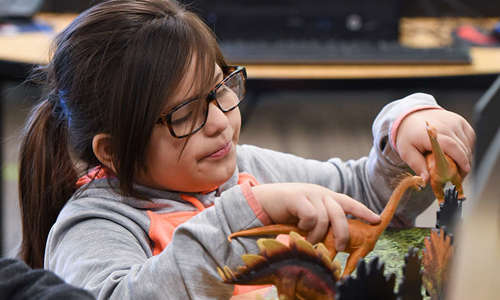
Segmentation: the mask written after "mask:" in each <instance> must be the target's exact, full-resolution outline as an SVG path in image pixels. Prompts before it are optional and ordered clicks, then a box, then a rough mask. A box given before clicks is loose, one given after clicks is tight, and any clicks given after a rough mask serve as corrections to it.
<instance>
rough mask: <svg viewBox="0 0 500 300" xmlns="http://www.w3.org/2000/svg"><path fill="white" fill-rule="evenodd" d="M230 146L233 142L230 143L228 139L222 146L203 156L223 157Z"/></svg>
mask: <svg viewBox="0 0 500 300" xmlns="http://www.w3.org/2000/svg"><path fill="white" fill-rule="evenodd" d="M232 146H233V144H232V143H231V141H229V142H227V143H225V144H224V145H223V146H222V147H220V148H219V149H217V150H216V151H214V152H212V153H210V154H208V155H207V156H205V158H209V159H220V158H223V157H225V156H226V155H227V154H228V153H229V152H230V151H231V148H232Z"/></svg>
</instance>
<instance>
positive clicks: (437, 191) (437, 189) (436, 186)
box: [430, 179, 444, 203]
mask: <svg viewBox="0 0 500 300" xmlns="http://www.w3.org/2000/svg"><path fill="white" fill-rule="evenodd" d="M430 183H431V187H432V191H433V192H434V196H436V199H437V200H438V202H439V203H443V202H444V191H443V189H444V183H441V182H439V181H436V180H432V179H431V180H430Z"/></svg>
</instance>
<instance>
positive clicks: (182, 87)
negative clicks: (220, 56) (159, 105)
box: [167, 58, 223, 107]
mask: <svg viewBox="0 0 500 300" xmlns="http://www.w3.org/2000/svg"><path fill="white" fill-rule="evenodd" d="M197 61H198V59H197V58H193V59H192V60H191V62H190V64H189V67H188V68H187V69H186V73H185V74H184V76H183V77H182V79H181V81H180V83H179V86H178V88H177V89H176V91H175V92H174V93H173V96H172V98H171V99H170V101H168V103H167V107H172V106H175V105H177V104H179V103H182V102H184V101H186V100H189V99H192V98H194V97H197V96H200V95H203V94H204V93H207V92H208V91H209V90H210V89H212V88H213V86H214V85H215V84H216V82H218V81H219V80H222V77H223V75H222V69H221V68H220V67H219V66H218V65H217V64H216V63H213V65H211V66H208V65H207V64H205V65H199V64H197Z"/></svg>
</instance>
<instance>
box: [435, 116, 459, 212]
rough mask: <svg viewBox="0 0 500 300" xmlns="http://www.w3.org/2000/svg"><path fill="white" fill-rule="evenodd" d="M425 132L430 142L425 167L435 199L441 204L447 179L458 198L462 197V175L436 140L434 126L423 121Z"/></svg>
mask: <svg viewBox="0 0 500 300" xmlns="http://www.w3.org/2000/svg"><path fill="white" fill-rule="evenodd" d="M425 124H426V129H427V134H428V135H429V140H430V142H431V147H432V152H429V153H428V154H427V155H426V156H425V160H426V162H427V169H428V170H429V176H430V184H431V187H432V191H433V192H434V195H435V196H436V199H437V200H438V202H439V203H440V204H441V203H443V202H444V187H445V185H446V183H447V182H448V181H450V182H451V183H453V185H455V187H456V188H457V191H458V198H459V199H463V198H464V197H465V196H464V192H463V189H462V176H460V173H459V172H458V169H457V165H456V163H455V162H454V161H453V159H451V158H450V157H449V156H448V155H446V154H444V152H443V150H442V149H441V146H440V145H439V143H438V141H437V132H436V129H435V128H434V127H432V126H431V125H429V123H428V122H425Z"/></svg>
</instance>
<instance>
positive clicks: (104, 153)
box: [92, 133, 116, 172]
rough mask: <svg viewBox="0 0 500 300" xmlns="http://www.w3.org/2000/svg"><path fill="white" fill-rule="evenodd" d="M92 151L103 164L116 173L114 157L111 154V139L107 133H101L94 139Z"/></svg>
mask: <svg viewBox="0 0 500 300" xmlns="http://www.w3.org/2000/svg"><path fill="white" fill-rule="evenodd" d="M92 150H93V151H94V155H95V156H96V157H97V159H98V160H99V161H100V162H101V164H102V165H103V166H105V167H107V168H109V169H111V170H112V171H113V172H116V170H115V167H114V165H113V155H112V152H111V137H110V136H109V134H107V133H99V134H96V135H95V136H94V138H93V139H92Z"/></svg>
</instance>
